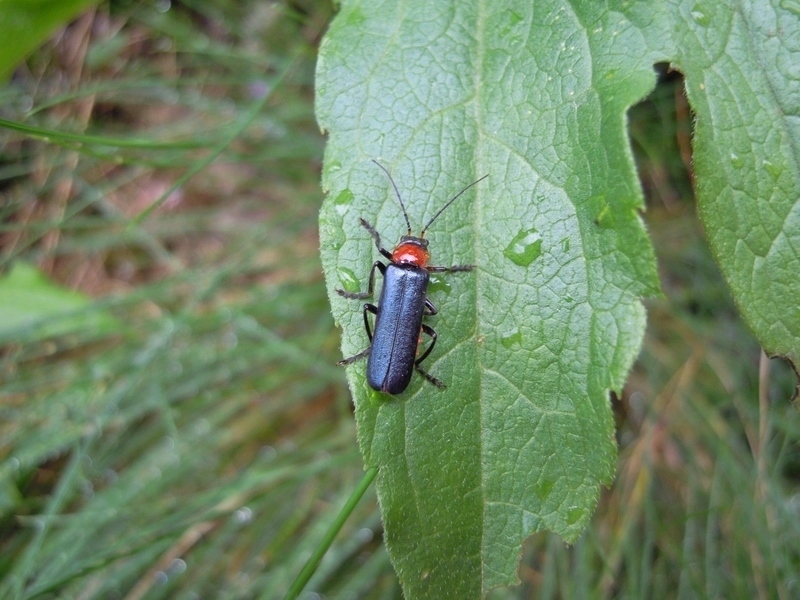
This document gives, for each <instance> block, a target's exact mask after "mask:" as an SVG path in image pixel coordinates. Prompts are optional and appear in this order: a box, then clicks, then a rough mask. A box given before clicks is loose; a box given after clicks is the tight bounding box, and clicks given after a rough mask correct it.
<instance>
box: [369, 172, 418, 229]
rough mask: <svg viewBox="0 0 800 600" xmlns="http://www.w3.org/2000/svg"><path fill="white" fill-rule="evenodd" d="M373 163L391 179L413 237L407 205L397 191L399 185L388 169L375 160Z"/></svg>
mask: <svg viewBox="0 0 800 600" xmlns="http://www.w3.org/2000/svg"><path fill="white" fill-rule="evenodd" d="M372 162H374V163H375V164H376V165H378V166H379V167H380V168H381V169H382V170H383V172H384V173H386V175H387V176H388V177H389V181H391V182H392V187H393V188H394V193H395V194H397V199H398V200H399V201H400V208H402V209H403V217H405V220H406V227H408V235H411V223H409V222H408V213H407V212H406V205H405V204H403V199H402V198H401V197H400V190H398V189H397V184H396V183H395V182H394V179H392V174H391V173H389V171H388V169H387V168H386V167H384V166H383V165H382V164H381V163H379V162H378V161H377V160H375V159H374V158H373V159H372Z"/></svg>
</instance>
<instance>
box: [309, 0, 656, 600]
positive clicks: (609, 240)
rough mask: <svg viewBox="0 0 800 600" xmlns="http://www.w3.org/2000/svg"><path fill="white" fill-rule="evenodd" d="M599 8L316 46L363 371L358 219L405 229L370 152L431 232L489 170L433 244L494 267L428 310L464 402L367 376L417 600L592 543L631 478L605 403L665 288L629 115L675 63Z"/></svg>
mask: <svg viewBox="0 0 800 600" xmlns="http://www.w3.org/2000/svg"><path fill="white" fill-rule="evenodd" d="M593 6H594V4H587V5H586V6H585V7H583V8H582V9H581V10H582V12H580V13H578V12H576V10H575V9H571V8H569V7H568V5H566V4H564V5H562V4H560V3H552V4H550V5H549V6H548V5H544V4H541V3H536V4H535V8H534V5H532V4H531V3H529V2H517V3H507V4H506V6H505V7H500V6H499V5H495V4H492V5H478V4H477V3H469V2H458V3H454V4H447V3H428V2H404V3H394V2H389V3H374V2H347V3H345V4H344V5H343V6H342V9H341V12H340V14H339V15H338V17H337V18H336V20H335V21H334V22H333V24H332V26H331V30H330V31H329V33H328V35H327V36H326V38H325V40H324V42H323V45H322V48H321V50H320V58H319V63H318V72H317V86H318V87H317V92H318V104H317V114H318V119H319V122H320V124H321V126H322V127H323V129H326V130H328V131H329V132H330V141H329V144H328V146H327V151H326V157H325V173H324V176H323V185H324V187H325V188H326V190H327V191H328V192H329V194H328V200H327V201H326V203H325V205H324V206H323V209H322V213H321V217H320V222H321V226H320V228H321V240H322V249H323V250H322V258H323V264H324V268H325V272H326V275H327V278H328V289H329V293H330V297H331V303H332V306H333V313H334V317H335V318H336V320H337V322H338V323H339V324H341V326H342V327H343V330H344V336H343V337H344V341H343V349H344V352H345V354H346V355H347V354H355V353H356V352H358V351H360V350H362V349H363V348H364V347H365V346H366V344H367V338H366V335H365V333H364V330H363V324H362V323H363V322H362V317H361V314H360V311H359V305H358V303H356V302H349V301H346V300H344V299H342V298H340V297H339V296H338V295H337V294H336V293H335V291H334V288H337V287H343V288H347V287H348V277H342V276H341V274H342V273H345V274H349V273H357V274H359V276H360V277H361V280H362V282H363V283H362V289H363V286H365V285H366V283H365V282H366V277H367V272H368V269H369V265H370V264H371V262H372V261H373V260H374V259H375V257H376V251H375V249H374V247H373V245H372V241H371V239H370V237H369V235H368V234H367V233H366V232H365V231H364V230H363V229H361V228H360V227H359V225H358V217H364V218H366V219H367V220H368V221H370V222H371V223H373V224H375V225H376V227H377V229H378V231H379V232H382V233H383V235H384V236H385V238H387V239H388V240H389V241H388V242H387V243H391V241H393V239H396V237H395V236H399V235H400V234H404V233H405V231H404V229H405V228H404V225H403V219H402V214H401V212H400V209H399V206H398V205H397V202H396V200H395V198H394V195H393V191H392V188H391V185H390V184H389V182H388V181H387V180H386V178H385V176H384V174H383V173H382V172H381V171H380V170H379V169H378V168H377V167H375V166H374V165H373V164H372V163H371V162H370V159H372V158H377V159H380V160H382V161H383V163H384V164H385V165H386V166H387V167H388V168H390V169H391V171H392V172H393V174H394V178H395V180H396V182H397V184H398V187H399V188H400V190H401V193H402V194H403V196H404V198H405V199H406V202H407V205H408V212H409V215H410V218H411V220H412V226H413V227H414V228H419V227H421V226H422V224H423V223H424V222H426V220H427V219H429V218H430V217H431V216H432V215H433V214H435V211H436V210H437V209H438V208H439V207H441V206H442V205H443V204H444V202H446V200H447V199H448V198H450V197H451V196H452V195H453V194H455V193H456V192H458V191H459V190H460V189H461V188H463V187H464V186H465V185H466V184H468V183H470V182H471V181H474V180H475V179H477V178H478V177H480V176H482V175H484V174H487V173H488V174H489V179H488V180H487V181H486V182H482V183H481V184H479V185H478V186H476V187H475V188H474V191H473V190H470V191H469V192H468V193H467V194H465V196H464V197H463V198H460V199H459V200H458V201H457V203H456V204H454V205H453V207H451V208H450V209H449V211H448V212H446V213H444V215H443V216H442V217H441V219H439V220H438V221H437V222H436V223H435V224H434V226H433V227H432V228H431V230H430V232H429V235H428V237H429V239H430V244H431V251H432V255H433V259H432V261H433V264H444V265H449V264H457V263H475V264H476V265H477V269H476V271H475V272H472V273H458V274H453V275H450V276H449V277H448V282H449V284H450V285H451V286H452V288H451V290H450V291H449V292H447V293H439V292H432V294H431V296H432V300H433V302H434V303H436V304H437V305H438V306H439V309H440V314H439V315H438V316H437V317H435V318H432V319H430V322H431V323H432V324H433V325H434V326H435V327H436V328H437V330H438V333H439V341H438V342H437V345H436V349H435V351H434V353H433V354H432V356H431V359H430V360H429V361H428V362H427V363H426V366H427V368H428V369H429V370H430V372H431V373H432V374H433V375H435V376H436V377H438V378H440V379H442V380H443V381H444V382H445V383H446V384H447V385H448V388H447V389H446V390H444V391H440V390H438V389H436V388H434V387H433V386H431V385H428V384H427V383H425V382H423V381H422V380H421V378H416V379H415V380H414V381H412V385H411V386H410V388H409V390H407V391H406V392H405V393H404V394H402V395H400V396H398V397H381V396H379V395H376V394H372V393H371V392H370V391H368V388H367V386H366V383H365V379H364V366H363V364H356V365H354V366H352V367H351V368H350V369H349V370H348V377H349V381H350V385H351V388H352V390H353V396H354V398H355V402H356V417H357V421H358V426H359V442H360V445H361V450H362V453H363V455H364V457H365V460H366V463H367V464H368V465H370V466H378V467H379V468H380V472H379V475H378V480H377V489H378V496H379V500H380V503H381V508H382V511H383V517H384V521H385V527H386V542H387V547H388V550H389V553H390V555H391V558H392V561H393V563H394V565H395V568H396V569H397V571H398V574H399V576H400V579H401V581H402V583H403V586H404V590H405V593H406V594H407V596H408V597H409V598H415V597H422V598H426V597H428V598H433V597H445V596H447V597H458V598H471V597H477V596H479V595H480V594H481V593H483V592H485V591H486V590H488V589H490V588H492V587H495V586H498V585H503V584H509V583H513V582H514V581H515V570H516V564H517V560H518V555H519V552H520V544H521V542H522V541H523V540H524V539H525V537H527V536H528V535H530V534H531V533H532V532H534V531H538V530H541V529H550V530H552V531H556V532H558V533H560V534H561V535H563V536H564V537H565V538H566V539H568V540H575V539H576V538H577V536H578V535H579V534H580V532H581V531H582V529H583V528H584V526H585V525H586V523H587V521H588V519H589V517H590V515H591V513H592V510H593V509H594V507H595V505H596V503H597V498H598V493H599V485H600V484H601V483H606V484H608V483H609V482H610V481H611V478H612V476H613V473H614V461H615V443H614V427H613V422H612V418H611V411H610V408H609V403H608V393H609V390H611V389H615V390H619V389H620V388H621V386H622V385H623V383H624V381H625V377H626V375H627V372H628V370H629V369H630V367H631V364H632V362H633V360H634V358H635V357H636V355H637V353H638V350H639V346H640V343H641V339H642V335H643V332H644V325H645V315H644V309H643V307H642V304H641V302H640V300H639V298H640V296H642V295H649V294H655V293H657V291H658V284H657V277H656V271H655V262H654V258H653V253H652V249H651V246H650V244H649V241H648V240H647V237H646V235H645V232H644V229H643V227H642V223H641V221H640V219H639V216H638V214H637V212H638V211H639V210H640V209H641V208H642V197H641V191H640V187H639V184H638V180H637V178H636V173H635V169H634V166H633V161H632V158H631V153H630V149H629V147H628V144H627V140H626V132H625V127H624V123H625V110H626V109H627V108H628V107H629V106H630V105H631V104H633V103H634V102H636V101H637V100H638V99H640V98H641V97H643V96H644V95H645V94H646V93H647V92H648V91H649V90H650V89H651V87H652V86H653V84H654V74H653V69H652V66H651V65H652V63H653V62H654V61H655V60H656V59H657V57H656V54H655V51H653V50H650V49H648V47H647V46H646V45H645V37H644V35H643V32H642V31H641V30H640V29H638V28H636V27H635V26H634V25H633V24H632V23H631V22H630V20H628V19H627V18H626V17H625V16H624V15H623V14H620V13H608V12H607V11H605V10H604V9H603V10H601V9H599V8H598V9H597V10H595V9H594V8H593ZM611 32H614V33H613V35H611ZM650 35H652V36H653V40H652V41H653V42H658V40H659V39H660V35H661V34H660V33H659V29H658V28H657V27H653V31H652V32H650ZM612 53H613V55H614V59H613V60H612V59H610V58H609V55H611V54H612Z"/></svg>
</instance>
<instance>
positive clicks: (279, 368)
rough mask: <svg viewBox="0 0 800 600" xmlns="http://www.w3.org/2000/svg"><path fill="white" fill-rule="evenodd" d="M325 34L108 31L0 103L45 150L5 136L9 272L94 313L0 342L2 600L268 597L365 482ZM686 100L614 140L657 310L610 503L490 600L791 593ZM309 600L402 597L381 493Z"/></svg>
mask: <svg viewBox="0 0 800 600" xmlns="http://www.w3.org/2000/svg"><path fill="white" fill-rule="evenodd" d="M160 6H161V5H160ZM330 14H331V7H330V6H329V5H328V4H327V3H314V2H311V1H310V0H309V1H306V2H301V3H294V4H268V3H263V2H230V1H225V0H216V1H214V2H184V3H181V4H178V3H173V6H172V8H171V9H170V10H167V11H165V12H160V11H158V10H155V9H154V8H153V6H147V5H140V4H138V3H126V2H115V3H113V4H112V5H111V6H110V7H109V6H108V5H101V7H100V8H98V9H97V10H96V11H94V12H92V13H90V14H88V15H84V16H83V17H81V18H80V19H79V20H78V21H77V22H76V23H73V24H72V25H71V26H70V27H69V28H68V29H67V30H66V31H64V32H63V33H62V34H60V35H58V36H57V37H56V38H54V39H53V40H51V41H50V42H49V43H48V44H47V45H46V46H45V47H43V48H42V49H40V50H39V51H38V52H37V53H36V54H35V55H33V56H32V57H31V58H30V59H29V60H28V61H27V62H26V64H25V65H24V66H23V67H20V68H19V69H18V71H17V74H16V76H15V78H14V79H13V81H12V82H11V83H9V84H8V85H7V86H6V87H5V88H4V89H2V90H0V94H1V95H2V98H3V103H2V104H3V107H4V109H3V112H2V114H1V115H0V116H2V117H3V118H5V119H8V120H10V121H15V122H23V123H24V124H25V125H26V126H27V127H31V128H35V129H34V130H33V131H32V132H31V131H27V132H25V131H15V130H10V129H4V130H1V131H0V136H2V137H1V139H2V151H1V153H0V186H1V188H2V198H3V202H2V207H0V211H2V212H0V214H1V215H2V220H1V224H0V227H1V228H0V236H1V237H0V261H1V262H0V264H1V265H2V267H0V268H2V269H3V270H4V272H8V271H9V270H10V268H11V267H12V266H13V265H15V264H16V265H20V264H27V265H35V266H37V267H38V269H40V270H41V271H42V272H43V273H45V274H47V275H48V277H49V278H50V279H51V280H52V281H53V282H55V283H57V284H58V285H59V286H61V287H63V288H68V289H74V290H79V291H80V292H81V293H82V294H83V295H84V297H91V298H94V299H95V300H94V301H93V302H92V303H84V308H82V309H72V313H71V314H58V313H57V312H55V313H53V312H51V313H48V314H49V316H47V318H46V322H45V323H39V324H36V325H35V326H34V325H25V326H17V327H15V328H13V329H12V328H10V327H7V326H6V325H5V324H2V320H0V325H2V333H0V336H2V337H1V338H0V341H1V342H2V354H0V460H1V461H2V462H0V532H2V535H0V597H4V598H5V597H9V598H34V597H55V596H56V594H61V595H62V597H86V598H109V597H126V598H176V597H186V598H189V597H202V598H207V597H236V598H259V597H262V598H274V597H280V595H281V594H282V593H283V592H285V591H286V590H287V589H288V587H289V585H290V584H291V582H292V581H293V580H294V578H295V577H296V576H297V574H298V573H299V572H300V570H301V569H302V567H303V565H304V563H305V561H306V560H307V559H308V558H309V557H310V556H311V554H312V552H313V551H314V550H315V549H316V548H317V546H318V544H319V543H320V541H321V540H322V538H323V537H324V535H325V531H326V529H327V528H328V527H329V525H330V524H331V523H332V522H333V521H334V519H335V518H336V516H337V513H338V512H339V510H340V508H341V507H342V506H343V505H344V504H345V502H346V500H347V498H348V497H349V496H350V494H351V493H352V491H353V490H354V489H355V488H356V486H357V485H358V482H359V481H360V480H361V477H362V463H361V459H360V457H359V456H358V452H357V446H356V441H355V427H354V424H353V417H352V414H351V406H350V400H349V393H348V392H347V390H346V388H345V385H344V373H343V372H342V370H341V369H340V368H338V367H336V366H335V363H336V361H337V360H338V359H339V358H341V356H340V352H339V348H338V346H339V332H338V331H337V329H336V328H335V327H334V325H333V322H332V319H331V317H330V313H329V310H328V306H327V300H326V298H325V290H324V285H323V281H322V275H321V267H320V265H319V259H318V254H317V252H318V241H317V237H316V235H317V234H316V230H317V222H316V219H317V211H318V208H319V204H320V202H321V198H322V193H321V191H320V189H319V184H318V182H319V168H320V162H321V157H322V151H323V144H324V139H323V138H322V137H321V135H320V134H319V132H318V129H317V126H316V124H315V121H314V117H313V72H314V60H315V45H316V44H317V43H318V42H319V39H320V37H321V35H322V32H323V31H324V28H325V26H326V23H327V22H328V19H329V17H330ZM679 86H680V81H679V80H676V79H674V78H664V81H663V82H662V84H661V85H660V86H659V88H657V90H656V92H654V94H653V95H652V96H651V98H650V99H649V100H648V102H646V103H643V104H642V105H640V106H639V107H637V108H636V109H635V110H634V111H633V113H632V115H631V131H632V138H633V141H634V147H635V149H636V150H637V154H638V157H639V166H640V171H641V173H642V176H643V183H644V186H645V189H646V191H647V193H648V197H649V209H648V213H647V214H646V215H645V219H646V221H647V224H648V227H649V230H650V232H651V234H652V236H653V239H654V243H655V246H656V251H657V253H658V258H659V264H660V267H661V277H662V285H663V288H664V292H665V296H664V297H663V298H659V299H654V300H650V301H649V304H648V313H649V324H648V336H647V339H646V342H645V347H644V350H643V352H642V355H641V357H640V359H639V362H638V364H637V367H636V369H635V370H634V372H633V373H632V375H631V378H630V380H629V383H628V386H627V388H626V391H625V393H624V394H623V396H622V397H621V398H620V399H618V401H617V402H616V403H615V408H616V409H617V416H618V439H619V443H620V455H621V456H620V462H619V469H618V476H617V479H616V481H615V483H614V486H613V487H612V489H610V490H608V491H607V492H605V494H604V496H603V499H602V501H601V505H600V507H599V509H598V511H597V513H596V514H595V516H594V518H593V522H592V524H591V526H590V527H589V528H588V529H587V531H586V532H585V533H584V535H583V536H582V537H581V539H580V540H579V541H578V543H576V544H575V545H574V546H572V547H567V546H565V545H564V543H563V542H561V541H560V540H559V539H558V538H557V537H556V536H552V535H547V534H542V535H537V536H534V537H533V538H532V539H531V540H529V541H528V542H527V543H526V545H525V549H524V554H523V565H522V567H521V569H520V576H521V579H522V580H523V585H522V587H521V588H517V589H514V590H500V591H496V592H493V594H492V596H493V597H497V598H509V597H537V598H576V597H592V598H675V597H686V598H696V597H724V598H752V597H760V598H772V597H780V598H791V597H794V596H796V595H797V593H798V590H797V585H798V584H797V583H796V582H795V579H796V575H795V574H796V573H797V572H798V569H799V568H800V544H799V543H798V542H797V540H798V539H800V526H798V518H797V516H798V507H797V501H796V499H795V496H796V495H797V492H798V487H800V486H798V475H800V452H798V445H797V441H798V439H800V419H798V415H797V413H796V411H795V409H794V407H793V406H792V405H791V404H790V402H789V397H790V395H791V389H792V385H793V379H792V375H791V374H790V372H789V370H788V368H787V367H786V366H785V365H784V364H783V363H781V362H779V361H761V359H760V355H759V348H758V345H757V343H756V342H755V341H754V339H753V338H752V336H751V334H750V333H749V332H748V330H747V329H746V328H745V327H744V326H743V325H742V323H741V321H740V319H739V317H738V316H737V313H736V310H735V308H734V306H733V305H732V302H731V300H730V298H729V296H728V293H727V291H726V289H725V287H724V283H723V282H722V280H721V277H720V275H719V273H718V270H717V268H716V266H715V265H714V263H713V260H712V259H711V257H710V254H709V252H708V250H707V248H706V246H705V243H704V240H703V233H702V230H701V228H700V226H699V224H698V221H697V217H696V214H695V209H694V204H693V200H692V197H691V181H690V178H689V174H688V172H687V167H686V165H687V157H686V145H685V143H684V142H682V140H686V139H687V136H688V132H689V129H690V115H688V111H687V110H686V109H685V108H684V107H685V105H684V104H683V103H682V101H681V100H682V96H681V95H680V93H678V92H677V90H679ZM43 138H44V139H43ZM226 142H229V143H226ZM182 178H184V179H185V180H182ZM177 181H181V185H180V186H178V187H177V188H176V189H175V190H174V191H170V190H171V187H172V186H173V184H175V182H177ZM41 293H47V292H46V291H44V292H41ZM76 310H77V312H81V311H84V313H87V314H100V315H103V316H104V317H105V319H103V320H101V321H96V320H95V321H87V320H85V319H84V320H80V319H77V320H76V318H75V312H76ZM59 322H61V323H62V324H63V323H66V326H64V327H62V328H61V329H59V330H58V331H59V332H61V333H59V335H58V336H56V337H53V336H51V335H49V334H48V331H52V330H51V329H48V328H49V327H53V326H55V325H57V324H58V323H59ZM98 322H99V323H104V326H102V327H101V326H98V325H97V323H98ZM91 323H94V325H92V324H91ZM109 323H113V324H114V325H113V327H111V326H109V325H108V324H109ZM110 328H111V329H112V330H111V331H109V329H110ZM760 367H761V369H760ZM306 589H307V590H308V591H310V590H314V591H316V592H318V593H320V594H324V595H325V596H326V597H330V598H348V597H358V598H362V597H363V598H385V597H392V598H399V597H400V592H399V586H398V585H397V583H396V579H395V576H394V574H393V572H392V570H391V566H390V565H389V562H388V558H387V556H386V553H385V552H384V550H383V547H382V544H381V525H380V517H379V514H378V510H377V507H376V503H375V498H374V494H372V493H371V492H368V493H367V496H366V497H365V498H364V499H363V500H362V501H361V503H360V504H358V506H357V507H356V508H355V510H354V512H353V514H352V515H351V517H350V519H349V520H348V521H347V523H346V524H345V526H344V529H343V530H342V532H341V533H340V535H339V537H338V538H337V539H336V541H335V542H334V544H333V546H332V548H331V551H330V552H329V553H328V554H327V555H326V556H325V558H324V559H323V561H322V563H321V565H320V568H319V570H318V571H317V573H316V574H315V575H314V577H313V578H312V579H311V581H310V583H309V585H308V586H307V588H306Z"/></svg>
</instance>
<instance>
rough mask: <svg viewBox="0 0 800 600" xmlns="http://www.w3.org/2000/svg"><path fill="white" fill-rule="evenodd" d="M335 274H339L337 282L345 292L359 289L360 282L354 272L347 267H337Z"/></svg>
mask: <svg viewBox="0 0 800 600" xmlns="http://www.w3.org/2000/svg"><path fill="white" fill-rule="evenodd" d="M336 274H337V275H338V276H339V283H340V284H341V286H342V289H343V290H345V291H346V292H358V291H361V282H360V281H359V280H358V277H356V274H355V273H354V272H353V271H351V270H350V269H348V268H347V267H338V268H337V269H336Z"/></svg>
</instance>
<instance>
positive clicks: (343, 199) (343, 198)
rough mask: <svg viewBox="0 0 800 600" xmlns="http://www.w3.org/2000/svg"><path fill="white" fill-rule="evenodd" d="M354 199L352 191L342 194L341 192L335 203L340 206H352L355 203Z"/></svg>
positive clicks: (343, 191)
mask: <svg viewBox="0 0 800 600" xmlns="http://www.w3.org/2000/svg"><path fill="white" fill-rule="evenodd" d="M354 197H355V196H353V192H351V191H350V190H342V191H341V192H339V194H338V195H337V196H336V198H334V199H333V203H334V204H338V205H342V204H350V203H351V202H352V201H353V198H354Z"/></svg>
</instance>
